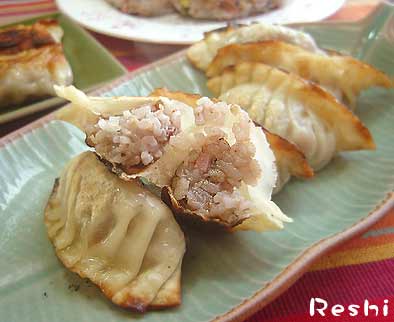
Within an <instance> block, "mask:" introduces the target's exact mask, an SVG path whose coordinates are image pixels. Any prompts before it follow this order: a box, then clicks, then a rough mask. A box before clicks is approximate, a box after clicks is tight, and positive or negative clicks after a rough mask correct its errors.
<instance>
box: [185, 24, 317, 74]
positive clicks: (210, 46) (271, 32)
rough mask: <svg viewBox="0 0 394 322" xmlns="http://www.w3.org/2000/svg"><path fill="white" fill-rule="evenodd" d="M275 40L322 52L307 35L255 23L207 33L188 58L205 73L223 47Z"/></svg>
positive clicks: (281, 27) (290, 29)
mask: <svg viewBox="0 0 394 322" xmlns="http://www.w3.org/2000/svg"><path fill="white" fill-rule="evenodd" d="M273 39H276V40H282V41H285V42H288V43H291V44H294V45H297V46H300V47H302V48H305V49H306V50H309V51H312V52H322V50H321V49H319V47H318V46H317V45H316V43H315V40H314V39H313V38H312V37H311V36H310V35H309V34H307V33H304V32H302V31H299V30H296V29H292V28H288V27H285V26H280V25H271V24H264V23H254V24H251V25H243V26H229V27H226V28H222V29H218V30H213V31H211V32H208V33H206V34H205V37H204V39H203V40H201V41H199V42H197V43H195V44H194V45H192V46H191V47H190V48H189V49H188V51H187V57H188V58H189V60H190V61H191V62H192V64H193V65H194V66H195V67H197V68H198V69H201V70H203V71H205V70H206V69H207V68H208V66H209V64H210V63H211V62H212V60H213V59H214V57H215V56H216V54H217V52H218V50H219V49H220V48H222V47H225V46H227V45H230V44H241V43H249V42H256V41H264V40H273Z"/></svg>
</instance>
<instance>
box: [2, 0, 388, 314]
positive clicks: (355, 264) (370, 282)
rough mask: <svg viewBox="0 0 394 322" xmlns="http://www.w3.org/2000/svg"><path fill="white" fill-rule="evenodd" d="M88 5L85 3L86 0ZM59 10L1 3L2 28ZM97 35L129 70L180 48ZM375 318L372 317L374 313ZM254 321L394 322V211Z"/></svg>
mask: <svg viewBox="0 0 394 322" xmlns="http://www.w3.org/2000/svg"><path fill="white" fill-rule="evenodd" d="M81 1H83V0H81ZM375 5H376V1H370V0H358V1H348V2H347V4H346V6H345V7H343V8H342V9H341V10H340V11H339V12H337V13H336V14H335V15H333V16H332V17H330V18H329V20H357V19H360V18H362V17H364V16H365V15H366V14H368V13H369V12H370V11H371V10H372V9H373V7H374V6H375ZM52 12H56V7H55V5H54V3H53V1H52V0H40V1H26V0H19V1H0V24H4V23H8V22H13V21H16V20H21V19H26V18H27V17H31V16H34V15H42V14H47V13H52ZM94 36H95V37H96V38H97V39H98V40H99V41H100V42H101V43H103V44H104V46H106V47H107V48H108V49H109V50H110V51H111V52H112V53H113V54H114V55H115V56H116V57H117V58H118V59H119V60H120V61H121V62H122V63H123V64H124V65H125V66H126V67H127V69H128V70H133V69H136V68H138V67H140V66H142V65H144V64H146V63H149V62H151V61H153V60H156V59H158V58H160V57H163V56H165V55H168V54H170V53H172V52H174V51H176V50H179V48H180V47H179V46H168V45H149V44H142V43H135V42H130V41H123V40H118V39H114V38H111V37H106V36H102V35H98V34H94ZM317 297H318V298H321V299H324V300H326V301H327V302H328V304H329V306H332V305H335V304H341V305H345V306H348V305H350V304H356V305H357V304H358V305H361V307H362V305H363V304H364V300H365V299H367V300H369V302H370V304H371V303H372V304H378V305H379V316H378V317H374V316H373V315H374V314H373V312H372V311H370V313H369V316H368V317H364V313H363V311H362V309H361V312H360V313H359V314H358V315H357V316H356V317H351V316H349V314H350V312H349V311H346V312H345V313H343V314H342V317H334V316H333V315H332V314H331V313H328V314H327V316H326V317H316V316H314V317H311V316H310V314H309V305H310V299H311V298H317ZM385 299H387V300H388V301H389V302H390V301H393V304H392V308H390V303H389V305H388V308H389V312H388V317H383V314H382V306H383V304H384V302H383V301H384V300H385ZM371 314H372V315H371ZM248 321H249V322H252V321H267V322H307V321H313V322H319V321H322V322H323V321H325V322H331V321H340V322H342V321H343V322H346V321H376V322H379V321H391V322H392V321H394V210H392V211H391V212H389V213H388V214H387V216H386V217H385V218H384V219H383V220H381V221H380V222H379V223H377V224H376V225H375V226H374V227H372V228H371V229H370V230H369V231H368V232H367V233H365V234H364V235H362V236H360V237H358V238H356V239H353V240H352V241H350V242H348V243H346V244H344V245H341V246H339V247H338V248H337V249H336V250H334V251H332V252H331V253H329V254H327V255H324V257H323V258H321V259H320V260H319V261H318V262H317V263H315V265H314V266H313V267H312V268H311V269H310V270H309V272H307V273H306V274H304V276H303V277H301V278H300V280H299V281H298V282H297V283H295V284H294V285H293V286H292V287H291V288H290V289H289V290H288V291H287V292H285V293H284V294H283V295H282V296H280V297H279V298H278V299H277V300H275V301H274V302H273V303H271V304H270V305H268V306H267V307H265V308H264V309H263V310H261V311H260V312H258V313H257V314H255V315H254V316H253V317H251V318H250V319H249V320H248Z"/></svg>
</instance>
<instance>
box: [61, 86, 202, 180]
mask: <svg viewBox="0 0 394 322" xmlns="http://www.w3.org/2000/svg"><path fill="white" fill-rule="evenodd" d="M55 90H56V93H57V94H58V95H59V96H60V97H63V98H65V99H67V100H69V101H71V102H72V104H71V106H69V107H66V108H65V110H64V112H62V113H61V115H60V114H59V115H58V118H59V119H62V120H65V121H68V122H71V123H73V124H74V125H76V126H78V127H79V128H81V129H82V130H83V131H84V132H85V133H86V143H87V144H88V145H89V146H91V147H93V148H94V149H95V152H96V153H97V154H98V155H99V156H100V158H101V159H102V161H104V162H105V163H106V164H107V165H108V167H109V168H110V169H111V170H112V171H113V172H115V173H117V174H118V175H119V176H121V177H122V178H123V179H125V180H131V179H133V178H136V177H137V176H138V177H140V176H144V173H145V172H146V171H149V169H150V168H151V167H154V166H155V163H156V161H157V160H158V159H160V158H161V156H162V155H163V152H164V150H165V148H166V146H167V145H168V143H169V142H170V140H171V138H172V137H174V136H175V135H178V134H179V133H181V132H183V131H185V130H186V129H187V128H189V127H192V126H194V114H193V109H192V108H191V107H190V106H188V105H186V104H184V103H182V102H178V101H175V100H171V99H168V98H166V97H90V96H86V95H85V94H84V93H83V92H82V91H79V90H77V89H76V88H75V87H73V86H70V87H55Z"/></svg>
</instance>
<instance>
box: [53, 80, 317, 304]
mask: <svg viewBox="0 0 394 322" xmlns="http://www.w3.org/2000/svg"><path fill="white" fill-rule="evenodd" d="M55 90H56V92H57V94H58V95H59V96H61V97H63V98H65V99H67V100H69V101H71V104H70V105H69V106H67V107H66V108H64V109H63V110H61V112H60V113H59V114H58V118H59V119H61V120H64V121H67V122H70V123H72V124H74V125H76V126H78V127H79V128H80V129H81V130H83V131H84V132H85V134H86V143H87V145H88V146H89V147H91V148H92V149H93V150H94V152H85V153H83V154H81V155H79V156H77V157H76V158H74V159H73V160H71V161H70V162H69V164H68V165H67V166H66V168H65V169H64V170H63V173H62V174H61V176H60V178H59V179H58V180H56V182H55V185H54V188H53V192H52V194H51V196H50V198H49V202H48V204H47V207H46V210H45V224H46V226H47V230H48V235H49V238H50V240H51V241H52V243H53V245H54V247H55V250H56V254H57V256H58V257H59V259H60V260H61V261H62V262H63V264H64V265H65V266H66V267H67V268H68V269H70V270H71V271H73V272H76V273H77V274H79V275H80V276H81V277H86V278H89V279H90V280H91V281H92V282H93V283H95V284H97V285H98V286H99V287H100V289H101V290H102V291H103V293H104V294H105V295H106V296H107V297H108V298H109V299H110V300H112V301H113V302H114V303H115V304H117V305H120V306H122V307H125V308H129V309H134V310H137V311H145V310H147V309H150V308H160V307H169V306H175V305H178V304H179V303H180V301H181V295H180V294H181V292H180V277H181V264H182V258H183V255H184V251H185V240H184V236H183V233H182V231H181V229H180V227H179V226H178V224H177V222H176V221H175V219H174V217H173V214H175V215H176V218H177V219H179V220H180V221H182V222H185V221H192V222H198V223H200V224H201V223H202V225H207V224H208V225H209V226H220V227H221V228H224V229H225V230H230V231H235V230H254V231H259V232H262V231H267V230H277V229H282V228H283V226H284V223H287V222H290V221H291V219H290V218H289V217H287V216H286V215H285V214H283V213H282V211H281V210H280V209H279V207H278V206H277V205H276V204H275V203H274V202H273V201H272V200H271V196H272V193H273V191H274V189H278V188H279V187H281V186H282V185H283V184H285V183H286V182H287V181H288V180H289V178H290V177H291V176H297V177H303V178H309V177H311V176H313V170H312V169H311V168H310V166H309V165H308V163H307V162H306V160H305V158H304V156H303V155H302V154H301V153H300V152H299V151H298V150H297V149H296V148H295V146H294V145H293V144H291V143H289V142H287V141H286V140H284V139H283V138H281V137H279V136H277V135H274V134H272V133H270V132H268V131H266V130H264V129H262V128H261V127H258V126H256V125H255V124H254V122H253V121H252V120H251V119H250V118H249V116H248V114H247V113H246V112H245V111H244V110H242V109H241V108H240V107H239V106H237V105H234V104H227V103H224V102H220V101H216V100H214V101H212V100H210V99H209V98H207V97H200V96H198V95H190V94H185V93H181V92H169V91H167V90H165V89H158V90H156V91H155V92H154V93H152V95H151V96H149V97H89V96H86V95H85V94H84V93H83V92H81V91H79V90H77V89H76V88H75V87H72V86H70V87H55ZM139 179H143V180H139ZM142 181H143V182H144V183H145V184H147V182H148V183H149V184H151V185H155V186H156V188H159V189H160V191H161V199H162V200H163V201H164V202H165V203H166V204H167V206H168V207H167V206H166V205H165V203H163V201H162V200H160V198H159V196H156V195H154V194H152V193H151V192H149V191H148V190H146V186H144V185H143V184H142V183H141V182H142ZM171 210H172V211H171Z"/></svg>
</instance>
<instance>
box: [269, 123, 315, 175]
mask: <svg viewBox="0 0 394 322" xmlns="http://www.w3.org/2000/svg"><path fill="white" fill-rule="evenodd" d="M263 131H264V133H265V136H266V138H267V141H268V143H269V144H270V147H271V148H272V151H273V152H274V154H275V158H276V159H277V160H278V162H279V163H284V164H286V165H287V166H288V168H289V170H290V173H291V174H292V175H293V176H295V177H300V178H305V179H307V178H312V177H313V176H314V172H313V169H312V167H311V166H310V165H309V163H308V161H307V160H306V158H305V155H304V154H303V153H302V152H301V151H300V150H299V149H298V148H297V147H296V146H295V145H294V144H293V143H290V142H289V141H287V140H285V139H284V138H282V137H280V136H279V135H276V134H273V133H271V132H270V131H268V130H266V129H264V128H263Z"/></svg>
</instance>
